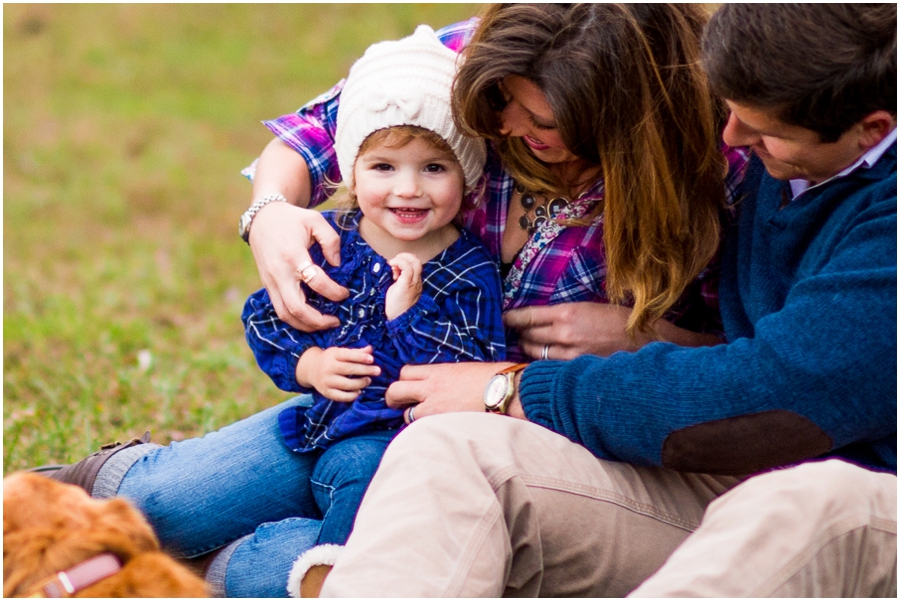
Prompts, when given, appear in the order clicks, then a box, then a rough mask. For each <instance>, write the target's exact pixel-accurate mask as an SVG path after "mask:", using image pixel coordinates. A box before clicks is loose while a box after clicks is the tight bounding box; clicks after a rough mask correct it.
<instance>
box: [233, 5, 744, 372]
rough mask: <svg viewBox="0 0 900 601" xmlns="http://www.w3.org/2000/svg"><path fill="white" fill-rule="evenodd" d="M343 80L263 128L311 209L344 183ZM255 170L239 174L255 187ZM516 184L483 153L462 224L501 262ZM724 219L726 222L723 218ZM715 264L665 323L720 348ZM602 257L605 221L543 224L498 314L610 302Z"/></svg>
mask: <svg viewBox="0 0 900 601" xmlns="http://www.w3.org/2000/svg"><path fill="white" fill-rule="evenodd" d="M477 22H478V20H477V19H476V18H473V19H470V20H468V21H464V22H461V23H457V24H454V25H451V26H449V27H445V28H443V29H441V30H439V31H438V32H437V33H438V36H439V37H440V38H441V40H442V41H443V42H444V44H445V45H446V46H448V47H449V48H451V49H453V50H456V51H459V50H460V49H461V48H462V47H463V46H464V45H465V44H466V43H467V42H468V40H469V39H470V38H471V35H472V33H473V32H474V28H475V26H476V25H477ZM343 83H344V82H343V80H341V81H340V82H338V84H337V85H335V86H334V87H333V88H332V89H331V90H329V91H328V92H326V93H324V94H322V95H320V96H319V97H317V98H315V99H313V100H312V101H310V102H309V103H307V104H305V105H304V106H303V107H301V108H300V109H298V110H297V111H296V112H295V113H290V114H288V115H284V116H282V117H279V118H277V119H273V120H270V121H264V122H263V123H264V124H265V126H266V127H268V128H269V130H270V131H272V133H274V134H275V135H276V136H278V137H279V138H280V139H281V140H283V141H284V142H285V143H286V144H287V145H288V146H290V147H291V148H293V149H294V150H296V151H297V152H299V153H300V154H301V155H302V156H303V158H304V160H305V161H306V164H307V166H308V167H309V172H310V177H311V182H312V198H311V200H310V206H316V205H318V204H320V203H322V202H324V201H325V200H326V199H327V198H328V196H329V195H330V194H331V193H332V192H333V191H334V189H333V187H331V185H330V184H329V182H339V181H340V180H341V174H340V170H339V168H338V165H337V158H336V156H335V153H334V132H335V128H336V125H337V111H338V106H339V103H340V92H341V88H342V87H343ZM723 153H724V155H725V157H726V159H727V162H728V167H729V169H728V173H727V176H726V181H725V184H726V186H725V187H726V197H727V198H726V203H727V204H728V206H731V205H732V204H733V202H734V199H735V194H736V190H737V188H738V186H739V185H740V182H741V181H742V180H743V176H744V171H745V169H746V165H747V162H748V160H749V153H748V152H747V151H746V149H743V148H729V147H726V146H723ZM254 172H255V163H254V164H252V165H250V166H249V167H247V168H246V169H245V170H244V171H243V173H244V175H246V176H247V177H249V178H250V179H252V177H253V174H254ZM514 187H515V182H514V181H513V179H512V177H511V176H510V174H509V173H508V172H507V171H506V170H505V169H504V168H503V166H502V164H501V162H500V159H499V157H498V155H497V154H496V152H494V151H493V149H492V148H491V145H490V144H489V145H488V162H487V165H486V166H485V172H484V176H483V179H482V180H481V181H480V182H479V185H478V186H476V190H475V192H474V193H473V194H474V196H475V198H474V204H475V207H474V208H472V209H469V210H466V211H464V213H463V215H462V218H463V222H464V223H465V225H466V227H468V228H469V229H470V230H471V231H472V232H473V233H474V234H475V235H476V236H477V237H479V238H480V239H481V240H482V242H483V243H484V244H485V246H486V247H487V249H488V251H489V252H490V253H491V255H492V256H493V257H494V259H495V261H497V262H498V263H499V261H500V256H501V255H500V243H501V240H502V235H503V230H504V229H505V227H506V216H507V213H508V209H509V202H510V200H511V199H512V196H513V192H514ZM602 200H603V181H602V180H600V181H597V182H596V183H595V184H594V186H592V187H591V189H590V190H588V191H587V192H586V193H585V194H583V195H581V197H579V199H577V200H576V201H574V202H573V203H571V204H570V206H569V208H568V209H567V211H566V212H565V213H563V214H561V215H560V217H562V218H577V217H581V216H584V215H587V214H588V213H589V212H590V210H591V209H592V208H593V207H594V206H596V205H597V203H600V202H602ZM723 217H724V216H723ZM718 261H719V259H718V257H716V258H715V259H714V260H713V261H712V262H711V263H710V264H709V265H708V266H707V267H706V268H705V269H704V270H703V271H702V272H701V273H700V274H699V275H698V276H697V278H696V280H695V281H694V282H693V283H692V284H690V285H689V286H688V288H687V289H686V290H685V291H684V293H683V295H682V296H681V298H680V299H679V301H678V302H676V303H675V305H673V306H672V307H671V308H670V309H669V311H668V312H667V313H666V315H665V317H666V319H668V320H669V321H671V322H672V323H674V324H675V325H677V326H680V327H683V328H686V329H688V330H692V331H695V332H704V333H711V334H715V335H716V336H718V337H719V338H720V339H721V340H722V341H724V340H725V333H724V330H723V327H722V322H721V317H720V315H719V303H718V284H719V263H718ZM605 280H606V251H605V248H604V245H603V216H602V215H600V216H599V217H597V218H595V219H594V220H593V221H592V222H591V223H590V224H588V225H583V226H563V225H560V224H559V223H558V222H556V221H553V220H548V221H547V222H546V223H545V224H544V225H543V226H542V227H541V228H540V229H538V230H537V231H536V232H535V233H534V235H532V236H531V238H530V239H529V240H528V241H527V242H526V243H525V246H524V247H523V248H522V250H521V251H520V252H519V254H518V256H517V257H516V259H515V261H514V263H513V266H512V268H511V269H510V272H509V274H508V275H507V276H506V278H505V279H504V282H503V309H504V310H506V309H512V308H517V307H526V306H535V305H553V304H557V303H565V302H583V301H589V302H600V303H605V302H609V301H608V297H607V295H606V290H605ZM507 354H508V357H509V359H510V360H522V359H524V355H522V353H521V351H520V350H519V348H518V345H517V336H516V333H515V332H514V331H509V332H507Z"/></svg>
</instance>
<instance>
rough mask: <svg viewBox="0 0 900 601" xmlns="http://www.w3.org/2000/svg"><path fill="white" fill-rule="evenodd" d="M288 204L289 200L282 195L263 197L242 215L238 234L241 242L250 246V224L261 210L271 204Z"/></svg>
mask: <svg viewBox="0 0 900 601" xmlns="http://www.w3.org/2000/svg"><path fill="white" fill-rule="evenodd" d="M276 201H277V202H287V198H285V197H284V196H282V195H281V194H269V195H268V196H263V197H262V198H260V199H259V200H257V201H256V202H254V203H253V204H252V205H250V208H249V209H247V210H246V211H244V214H243V215H241V220H240V221H239V222H238V234H240V236H241V240H243V241H244V242H246V243H247V244H250V224H251V223H252V222H253V217H254V216H255V215H256V214H257V213H259V210H260V209H261V208H263V207H264V206H266V205H267V204H269V203H270V202H276Z"/></svg>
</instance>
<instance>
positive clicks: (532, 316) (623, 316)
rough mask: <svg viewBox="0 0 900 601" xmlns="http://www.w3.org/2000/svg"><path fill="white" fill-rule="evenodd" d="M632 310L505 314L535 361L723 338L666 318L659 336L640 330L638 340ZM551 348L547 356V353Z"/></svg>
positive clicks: (580, 308) (580, 306) (563, 308)
mask: <svg viewBox="0 0 900 601" xmlns="http://www.w3.org/2000/svg"><path fill="white" fill-rule="evenodd" d="M630 314H631V309H630V308H629V307H622V306H620V305H609V304H604V303H588V302H584V303H562V304H559V305H549V306H543V307H523V308H521V309H511V310H509V311H507V312H506V313H504V314H503V323H504V324H505V325H506V326H507V327H509V328H512V329H515V330H518V331H519V333H520V338H519V347H520V348H521V349H522V352H524V353H525V354H526V355H528V356H529V357H532V358H534V359H542V358H547V359H566V360H568V359H574V358H575V357H578V356H580V355H600V356H603V357H606V356H609V355H611V354H613V353H615V352H616V351H636V350H638V349H639V348H641V347H642V346H644V345H646V344H649V343H651V342H654V341H656V340H664V341H667V342H674V343H675V344H680V345H682V346H712V345H714V344H718V343H719V342H720V340H719V339H718V338H717V337H716V336H714V335H712V334H699V333H697V332H691V331H688V330H685V329H684V328H679V327H678V326H675V325H673V324H671V323H669V322H668V321H666V320H664V319H659V320H657V321H656V322H654V323H653V324H652V326H653V328H654V329H655V331H656V334H657V335H658V336H659V338H656V337H654V336H653V335H652V333H651V332H650V331H646V332H638V333H637V334H636V335H635V337H634V338H632V337H630V336H629V335H628V334H627V333H626V332H625V324H626V323H627V322H628V316H629V315H630ZM545 346H546V347H547V356H546V357H543V356H542V355H543V352H544V347H545Z"/></svg>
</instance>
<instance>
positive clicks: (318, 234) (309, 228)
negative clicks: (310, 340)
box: [250, 202, 349, 332]
mask: <svg viewBox="0 0 900 601" xmlns="http://www.w3.org/2000/svg"><path fill="white" fill-rule="evenodd" d="M335 239H337V241H338V242H337V243H338V244H339V240H340V239H339V237H338V235H337V234H336V233H335V232H334V230H333V229H332V228H331V226H330V225H328V222H327V221H325V218H324V217H322V215H321V214H320V213H318V212H317V211H312V210H309V209H302V208H300V207H295V206H293V205H289V204H288V203H283V202H276V203H269V204H268V205H266V206H265V207H264V208H263V210H261V211H260V212H259V213H257V214H256V216H255V217H254V219H253V224H252V226H251V228H250V242H251V250H252V251H253V256H254V258H255V259H256V266H257V269H258V270H259V276H260V279H261V280H262V283H263V285H264V286H265V287H266V290H268V292H269V297H270V298H271V299H272V305H273V307H274V308H275V311H276V313H278V316H279V317H280V318H281V319H282V320H283V321H285V322H286V323H288V324H290V325H291V326H293V327H295V328H297V329H298V330H301V331H304V332H312V331H316V330H322V329H327V328H333V327H336V326H337V325H339V324H340V322H339V321H338V319H337V318H336V317H334V316H332V315H322V314H321V313H320V312H319V311H317V310H316V309H314V308H312V307H310V306H309V305H307V303H306V296H305V295H304V294H303V291H302V290H301V288H300V283H299V282H300V280H301V277H302V276H301V274H300V273H298V271H297V267H298V266H303V265H308V264H309V263H310V257H309V250H308V245H309V244H312V243H316V242H318V243H321V244H323V249H324V248H328V249H329V253H330V254H331V255H332V259H333V258H334V257H333V255H334V248H333V247H334V245H335ZM323 241H324V242H323ZM307 273H309V272H307ZM314 273H315V277H313V278H312V279H311V280H310V281H309V286H310V287H311V288H312V289H313V290H315V291H316V292H319V293H320V294H322V295H324V296H326V297H328V298H331V299H333V300H343V299H344V298H346V297H347V295H348V294H349V292H348V291H347V289H346V288H344V287H342V286H339V285H338V284H337V283H335V282H334V281H333V280H331V278H329V277H328V276H327V275H325V273H324V271H322V270H321V269H319V268H318V267H316V268H315V270H314Z"/></svg>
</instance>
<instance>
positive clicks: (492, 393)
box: [484, 375, 509, 408]
mask: <svg viewBox="0 0 900 601" xmlns="http://www.w3.org/2000/svg"><path fill="white" fill-rule="evenodd" d="M508 387H509V380H507V378H506V376H503V375H500V376H494V377H493V378H491V379H490V380H489V381H488V384H487V386H486V387H485V389H484V404H485V405H486V406H488V407H491V408H497V407H499V406H500V403H502V402H503V399H505V398H506V391H507V388H508Z"/></svg>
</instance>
